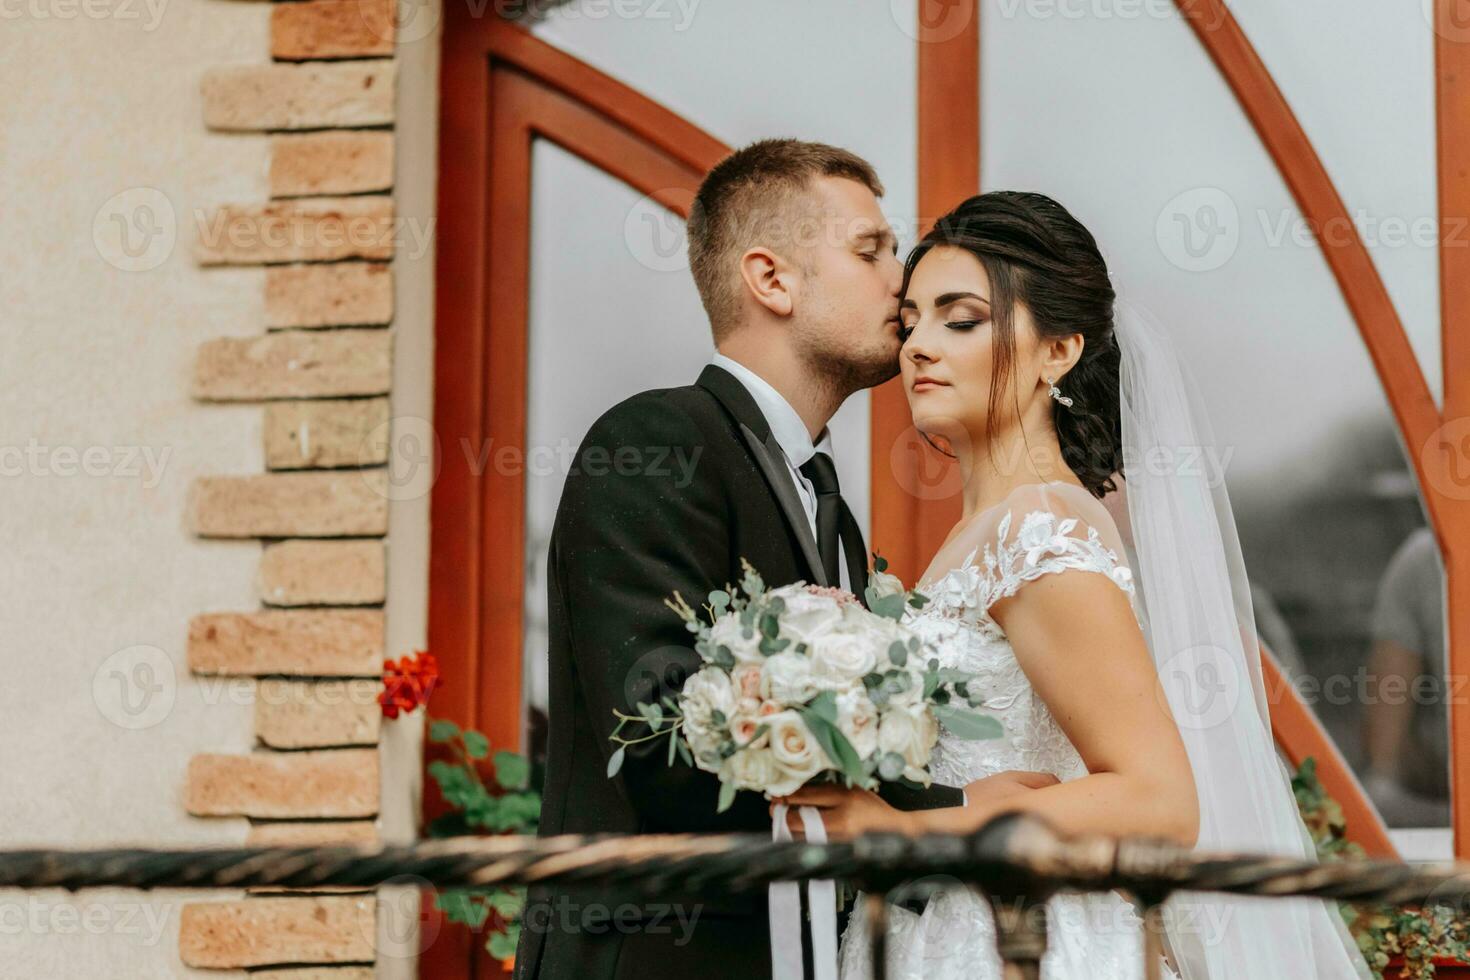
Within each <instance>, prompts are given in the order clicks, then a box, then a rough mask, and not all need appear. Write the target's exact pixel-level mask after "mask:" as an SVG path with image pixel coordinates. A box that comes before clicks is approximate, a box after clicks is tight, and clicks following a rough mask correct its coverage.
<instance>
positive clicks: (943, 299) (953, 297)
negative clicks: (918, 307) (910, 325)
mask: <svg viewBox="0 0 1470 980" xmlns="http://www.w3.org/2000/svg"><path fill="white" fill-rule="evenodd" d="M962 299H974V300H979V301H980V302H982V303H984V304H985V305H986V306H989V305H990V300H988V299H986V298H985V297H984V296H981V295H980V294H979V293H967V292H956V293H941V294H940V295H939V296H937V297H935V299H934V305H935V306H936V307H940V306H948V305H949V304H951V303H958V302H959V301H960V300H962Z"/></svg>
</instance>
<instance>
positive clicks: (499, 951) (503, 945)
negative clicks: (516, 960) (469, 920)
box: [485, 929, 520, 960]
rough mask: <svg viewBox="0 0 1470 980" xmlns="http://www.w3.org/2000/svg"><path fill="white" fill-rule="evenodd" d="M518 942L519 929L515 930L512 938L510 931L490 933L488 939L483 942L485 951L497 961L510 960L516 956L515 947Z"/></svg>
mask: <svg viewBox="0 0 1470 980" xmlns="http://www.w3.org/2000/svg"><path fill="white" fill-rule="evenodd" d="M519 940H520V930H519V929H516V930H515V935H514V936H512V935H511V931H510V930H506V931H505V932H497V933H492V934H491V936H490V938H489V939H487V940H486V941H485V949H487V950H488V951H489V952H490V955H491V956H493V957H495V958H496V959H497V960H505V959H510V958H511V957H512V956H514V955H516V946H517V945H519Z"/></svg>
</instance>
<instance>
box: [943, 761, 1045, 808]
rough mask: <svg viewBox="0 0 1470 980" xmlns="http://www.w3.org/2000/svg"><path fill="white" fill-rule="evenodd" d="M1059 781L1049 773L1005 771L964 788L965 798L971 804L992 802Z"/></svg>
mask: <svg viewBox="0 0 1470 980" xmlns="http://www.w3.org/2000/svg"><path fill="white" fill-rule="evenodd" d="M1060 782H1061V780H1060V779H1058V778H1057V777H1056V776H1054V775H1052V774H1051V773H1049V772H1028V771H1026V770H1024V769H1007V770H1006V771H1005V772H998V773H994V774H993V775H990V776H986V777H985V778H983V779H977V780H975V781H974V782H973V783H970V784H969V785H968V786H966V787H965V797H966V798H967V799H968V800H969V801H970V802H971V803H978V802H981V801H985V802H993V801H995V800H1003V799H1005V798H1006V797H1008V796H1015V795H1016V794H1018V793H1026V792H1029V791H1031V790H1033V789H1044V788H1045V787H1047V786H1055V785H1057V784H1058V783H1060Z"/></svg>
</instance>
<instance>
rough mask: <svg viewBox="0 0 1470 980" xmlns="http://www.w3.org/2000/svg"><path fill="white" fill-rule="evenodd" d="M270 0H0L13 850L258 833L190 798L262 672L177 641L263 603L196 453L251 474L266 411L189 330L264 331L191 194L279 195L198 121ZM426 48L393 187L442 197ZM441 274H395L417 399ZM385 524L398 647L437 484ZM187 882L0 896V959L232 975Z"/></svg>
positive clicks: (207, 200)
mask: <svg viewBox="0 0 1470 980" xmlns="http://www.w3.org/2000/svg"><path fill="white" fill-rule="evenodd" d="M269 16H270V5H269V4H255V3H243V2H229V0H147V2H144V0H136V2H134V0H102V2H100V3H93V4H89V5H87V6H86V7H85V8H83V7H82V6H81V5H79V4H74V3H70V2H68V0H26V2H25V3H19V2H16V3H6V4H0V91H4V92H5V93H7V94H6V96H5V97H4V98H0V214H3V219H0V220H3V233H0V691H3V694H4V697H3V702H0V847H13V846H17V845H30V844H58V845H64V846H69V847H88V846H106V845H110V844H121V843H139V844H154V845H164V844H209V843H216V844H227V843H236V842H239V841H242V840H243V839H244V835H245V831H246V822H245V821H244V820H242V819H220V820H204V819H197V818H192V817H189V816H187V815H186V814H185V812H184V809H183V805H182V798H181V789H182V785H183V777H184V771H185V766H186V763H187V762H188V759H189V757H190V756H191V755H193V754H195V753H198V752H205V751H210V752H226V753H237V752H247V751H249V750H250V748H251V743H252V725H251V707H250V691H251V685H250V684H249V683H245V682H240V681H237V682H226V681H222V680H208V681H203V680H196V679H194V678H192V677H191V676H189V674H188V673H187V672H186V671H185V669H184V654H185V649H184V644H185V636H186V627H187V623H188V620H189V617H190V616H192V615H194V614H196V613H199V612H203V611H208V610H249V609H253V608H256V607H257V606H258V604H259V597H258V596H257V594H256V589H255V585H254V576H255V573H256V567H257V563H258V560H259V554H260V545H259V544H258V543H257V542H255V541H239V542H227V541H206V540H201V539H199V538H196V537H194V536H193V535H192V534H190V533H189V531H188V529H187V527H186V523H185V510H186V508H185V503H186V497H187V493H188V489H189V486H190V483H191V481H192V480H193V479H194V478H195V477H197V476H200V475H206V474H231V473H254V472H260V471H261V470H262V468H263V465H262V458H261V457H262V450H261V442H260V439H261V433H260V423H261V410H260V408H259V406H258V405H206V404H202V403H199V402H196V401H194V400H192V399H191V398H190V397H189V394H188V391H189V379H190V370H191V364H192V361H193V357H194V353H195V350H196V348H197V346H198V345H199V343H200V342H202V341H204V340H206V339H209V338H212V337H217V336H246V335H253V334H258V333H260V332H261V331H262V329H263V326H262V325H263V324H264V322H265V316H264V310H263V276H264V273H263V271H262V270H260V269H258V268H246V269H230V268H223V269H202V268H200V267H198V266H197V265H196V264H195V262H194V261H193V258H192V256H191V247H192V242H193V236H194V228H195V223H196V220H198V219H197V218H196V216H197V215H202V214H204V213H205V212H207V211H208V210H209V209H211V208H213V207H216V206H218V205H220V204H224V203H228V202H249V201H261V200H264V199H265V197H266V195H267V188H266V181H265V164H266V160H267V139H266V138H265V137H263V136H259V135H229V134H222V133H213V132H210V131H208V130H207V129H206V128H205V126H204V124H203V121H202V110H201V103H200V97H199V83H200V78H201V76H202V75H203V73H204V72H205V71H206V70H207V69H209V68H212V67H215V66H219V65H224V64H231V63H263V62H265V61H267V60H268V58H269V52H268V44H267V35H268V22H269ZM411 47H412V49H413V50H411V51H409V52H407V53H406V56H405V59H404V66H403V68H404V80H403V90H402V91H403V92H404V93H410V98H411V99H413V100H414V102H415V103H420V102H421V103H422V105H418V104H415V105H414V106H412V107H411V108H406V109H401V110H400V116H401V118H402V119H403V120H404V126H403V131H404V132H405V134H411V135H412V138H413V140H414V141H415V146H414V147H413V149H411V150H409V151H408V152H405V153H404V155H403V161H402V168H403V170H404V173H405V175H406V176H407V177H412V178H413V181H414V182H413V183H412V185H411V186H410V185H409V184H408V183H407V182H401V183H400V187H399V191H398V194H399V195H400V205H399V206H400V209H401V211H400V213H401V214H417V215H421V216H423V217H425V218H427V217H428V216H431V214H432V188H433V184H432V179H431V177H432V166H433V164H432V148H433V124H434V121H435V112H434V109H433V107H432V105H431V104H430V103H429V102H426V101H424V100H426V99H430V98H431V95H432V88H433V80H434V78H435V73H436V71H437V69H436V68H435V67H433V66H432V65H430V64H429V63H428V61H429V59H431V58H432V57H433V54H434V52H433V48H434V47H435V44H434V43H432V42H429V41H426V40H425V39H423V38H418V39H416V41H415V43H414V44H413V45H412V46H411ZM119 195H122V196H121V197H119ZM119 221H121V222H122V223H123V224H124V225H125V226H126V227H127V228H128V229H129V231H128V235H129V239H130V247H129V249H127V250H120V249H119V247H118V243H119V241H120V240H119V238H118V234H117V228H118V224H117V222H119ZM129 252H131V254H129ZM431 270H432V251H430V252H429V253H427V254H426V255H424V256H422V257H420V258H419V259H418V260H416V261H412V262H407V263H404V264H403V265H400V266H399V267H398V270H397V271H398V272H399V273H400V274H401V278H400V282H399V288H400V290H401V293H400V295H401V297H402V300H401V309H402V311H403V313H402V315H401V316H400V318H399V320H398V339H397V344H396V347H397V351H398V367H397V370H396V374H395V386H396V387H398V386H400V385H401V387H398V390H397V391H395V411H402V412H407V413H408V414H415V415H425V416H426V415H427V414H428V406H429V375H428V370H429V363H430V357H431V351H430V348H429V346H428V340H427V338H428V337H429V335H430V323H431V320H430V306H429V305H428V304H429V302H430V300H431V288H430V287H431V278H430V277H431ZM399 399H402V401H401V403H399V402H398V400H399ZM391 521H392V536H391V539H390V549H389V554H390V563H391V564H390V578H389V581H390V589H391V598H390V601H389V641H388V650H389V652H390V653H393V654H396V653H398V652H406V651H408V650H411V649H412V648H413V647H414V646H416V645H422V643H423V634H424V626H423V610H424V595H425V583H424V581H423V579H424V576H425V574H426V554H427V542H426V535H427V500H426V499H419V500H409V501H401V502H397V503H395V504H394V507H393V511H392V516H391ZM139 646H144V647H150V648H154V650H153V651H146V652H143V653H139V652H138V651H136V650H135V649H133V648H136V647H139ZM110 658H111V659H110ZM140 659H141V660H142V661H144V662H146V663H148V664H150V665H152V666H153V667H155V668H157V669H156V670H154V672H153V673H152V674H151V675H150V674H147V673H139V672H137V668H136V667H135V664H136V663H137V662H138V661H139V660H140ZM169 665H172V667H171V668H170V666H169ZM119 666H123V667H125V668H126V669H125V670H121V671H118V670H117V668H118V667H119ZM115 671H116V673H114V672H115ZM386 739H387V742H388V743H389V748H388V752H387V756H386V761H387V765H386V766H385V770H384V781H385V784H386V785H385V793H384V811H385V819H384V832H385V835H389V836H393V837H402V836H406V835H408V834H411V833H412V816H413V813H414V812H415V811H416V806H415V805H414V803H413V798H412V793H413V792H414V791H415V790H416V785H415V784H416V779H417V764H416V762H415V761H414V759H415V757H416V751H417V749H416V746H415V745H414V743H413V739H412V737H411V736H406V735H405V733H404V732H402V731H400V730H393V729H392V726H390V731H389V732H388V733H387V734H386ZM196 897H197V896H155V897H154V898H153V899H151V900H144V899H141V898H140V897H139V896H135V895H104V894H88V895H85V896H83V897H80V898H76V899H68V898H67V897H65V896H63V895H59V894H54V893H30V894H24V893H4V892H0V976H5V977H24V978H28V980H49V978H57V977H66V978H71V977H86V978H103V977H106V978H113V977H149V978H156V977H171V976H195V975H198V976H206V975H207V976H216V977H218V976H229V975H233V974H221V973H211V974H204V973H197V974H196V972H195V971H189V970H186V969H185V968H184V967H182V966H181V965H180V963H179V957H178V952H177V942H176V935H177V930H178V912H179V907H180V902H181V901H183V900H184V899H185V898H196ZM73 910H75V911H73ZM394 972H397V971H394ZM383 975H393V972H385V973H384V974H383Z"/></svg>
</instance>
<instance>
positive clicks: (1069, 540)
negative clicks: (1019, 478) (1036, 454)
mask: <svg viewBox="0 0 1470 980" xmlns="http://www.w3.org/2000/svg"><path fill="white" fill-rule="evenodd" d="M960 538H961V541H960V542H958V543H959V544H960V546H961V550H963V551H966V552H968V551H970V550H971V549H974V550H975V551H976V552H977V555H976V565H978V566H980V567H981V568H983V569H984V570H985V571H987V572H988V573H990V574H991V575H992V576H993V577H1001V578H1004V577H1007V576H1011V575H1019V574H1022V573H1031V572H1041V571H1047V570H1052V571H1058V570H1061V569H1063V568H1066V567H1074V568H1075V567H1094V568H1096V569H1097V570H1099V571H1108V572H1112V571H1113V570H1114V569H1115V568H1116V567H1117V566H1119V565H1123V564H1125V563H1126V558H1125V551H1124V548H1123V542H1122V537H1121V535H1120V534H1119V532H1118V528H1117V525H1116V524H1115V523H1114V521H1113V517H1112V513H1111V512H1110V511H1109V509H1108V507H1107V506H1106V505H1105V504H1104V503H1103V502H1102V501H1101V500H1099V499H1098V498H1097V497H1094V496H1093V495H1092V493H1091V492H1089V491H1088V490H1087V489H1086V488H1084V487H1080V486H1077V485H1076V484H1073V483H1065V482H1061V481H1054V482H1051V483H1028V484H1023V485H1021V486H1018V487H1016V488H1015V489H1013V490H1012V491H1011V492H1010V493H1008V494H1007V495H1006V496H1005V498H1004V499H1002V500H1001V501H1000V502H999V503H997V504H995V505H994V506H992V507H990V508H988V509H987V510H986V511H984V512H982V513H980V514H977V515H976V516H975V518H974V519H973V520H972V521H971V523H970V525H969V526H968V527H966V528H965V531H964V533H963V534H962V535H960Z"/></svg>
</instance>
